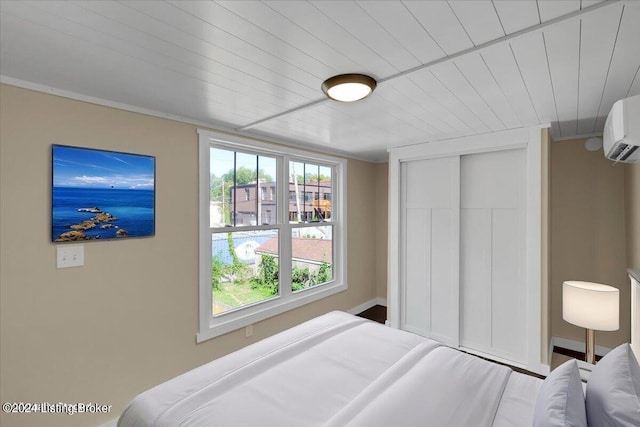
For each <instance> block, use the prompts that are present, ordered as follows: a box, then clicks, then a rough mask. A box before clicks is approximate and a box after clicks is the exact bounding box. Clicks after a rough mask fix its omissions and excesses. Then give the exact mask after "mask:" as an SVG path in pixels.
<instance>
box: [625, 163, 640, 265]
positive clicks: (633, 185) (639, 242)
mask: <svg viewBox="0 0 640 427" xmlns="http://www.w3.org/2000/svg"><path fill="white" fill-rule="evenodd" d="M624 189H625V209H626V210H625V218H626V223H625V224H626V236H627V267H630V268H640V164H638V163H636V164H627V165H625V166H624Z"/></svg>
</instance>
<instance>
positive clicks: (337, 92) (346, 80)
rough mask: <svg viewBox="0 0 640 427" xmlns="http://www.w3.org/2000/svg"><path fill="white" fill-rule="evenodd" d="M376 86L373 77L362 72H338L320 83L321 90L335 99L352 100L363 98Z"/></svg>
mask: <svg viewBox="0 0 640 427" xmlns="http://www.w3.org/2000/svg"><path fill="white" fill-rule="evenodd" d="M375 88H376V81H375V80H374V79H373V77H369V76H367V75H364V74H339V75H337V76H333V77H331V78H329V79H327V80H325V81H324V83H322V91H323V92H324V94H325V95H327V96H328V97H329V98H331V99H333V100H335V101H341V102H353V101H358V100H359V99H362V98H365V97H366V96H368V95H369V94H370V93H371V92H373V90H374V89H375Z"/></svg>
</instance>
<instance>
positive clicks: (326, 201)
mask: <svg viewBox="0 0 640 427" xmlns="http://www.w3.org/2000/svg"><path fill="white" fill-rule="evenodd" d="M319 172H320V173H319V179H318V202H317V204H316V206H315V207H316V208H317V209H318V210H319V211H320V213H321V215H322V218H323V219H324V220H325V221H331V188H332V179H333V178H332V173H331V172H332V170H331V168H330V167H327V166H320V167H319Z"/></svg>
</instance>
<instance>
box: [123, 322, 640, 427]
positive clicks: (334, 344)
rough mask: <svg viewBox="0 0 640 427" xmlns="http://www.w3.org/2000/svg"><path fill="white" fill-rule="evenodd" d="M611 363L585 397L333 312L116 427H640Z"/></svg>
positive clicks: (133, 410) (150, 395)
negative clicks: (557, 426) (569, 426)
mask: <svg viewBox="0 0 640 427" xmlns="http://www.w3.org/2000/svg"><path fill="white" fill-rule="evenodd" d="M637 335H638V332H637V331H635V332H634V336H636V337H637ZM614 353H615V355H614V356H615V357H614V356H609V355H607V356H605V358H603V359H602V360H601V361H600V362H599V363H598V365H596V368H595V369H594V371H593V373H592V376H591V379H590V380H589V384H588V385H587V386H586V387H585V386H584V384H583V383H582V382H581V381H580V375H579V372H578V367H577V363H576V362H575V360H571V361H569V362H567V363H565V364H563V365H561V366H560V367H559V368H557V369H555V370H554V371H553V372H552V373H551V374H550V375H549V376H548V377H547V379H546V380H544V381H543V380H541V379H539V378H536V377H533V376H528V375H525V374H521V373H518V372H514V371H512V370H511V369H510V368H508V367H506V366H503V365H499V364H495V363H492V362H489V361H486V360H483V359H481V358H478V357H476V356H473V355H470V354H466V353H463V352H460V351H457V350H454V349H451V348H449V347H446V346H444V345H442V344H440V343H438V342H436V341H433V340H431V339H428V338H424V337H421V336H418V335H415V334H412V333H409V332H405V331H401V330H396V329H393V328H389V327H386V326H383V325H381V324H378V323H374V322H371V321H369V320H366V319H362V318H360V317H356V316H353V315H350V314H347V313H343V312H338V311H336V312H331V313H328V314H325V315H323V316H320V317H317V318H315V319H312V320H310V321H308V322H305V323H303V324H301V325H298V326H296V327H294V328H292V329H289V330H286V331H284V332H281V333H279V334H277V335H274V336H272V337H269V338H267V339H264V340H262V341H260V342H258V343H255V344H253V345H251V346H248V347H246V348H244V349H241V350H239V351H237V352H234V353H232V354H230V355H228V356H225V357H222V358H220V359H217V360H215V361H213V362H210V363H208V364H205V365H203V366H201V367H198V368H196V369H194V370H192V371H189V372H187V373H185V374H183V375H180V376H178V377H176V378H173V379H171V380H169V381H167V382H165V383H162V384H160V385H158V386H156V387H154V388H152V389H150V390H148V391H145V392H143V393H141V394H140V395H138V396H137V397H135V398H134V399H133V401H132V402H131V403H130V405H129V406H128V407H127V408H126V409H125V411H124V412H123V413H122V415H121V417H120V419H119V421H118V426H119V427H149V426H156V427H160V426H170V427H179V426H185V427H186V426H189V427H193V426H209V427H213V426H261V427H262V426H267V427H268V426H274V427H275V426H277V427H286V426H295V427H300V426H305V427H306V426H325V427H337V426H354V427H355V426H362V427H376V426H380V427H383V426H384V427H388V426H436V427H442V426H474V427H482V426H487V427H490V426H493V427H507V426H531V425H533V426H534V427H537V426H553V425H575V426H587V412H588V411H587V409H589V410H590V412H589V426H592V425H593V426H604V425H611V426H625V427H640V397H638V394H639V393H640V368H639V367H638V363H637V361H636V360H635V358H634V357H633V356H632V355H633V352H632V350H631V347H630V346H629V345H628V344H624V345H622V346H620V347H619V348H616V349H615V350H612V351H611V352H610V354H614ZM630 359H632V361H631V360H630ZM634 364H635V365H634ZM621 367H623V368H624V369H622V368H621ZM598 369H599V370H600V371H599V372H597V373H596V371H597V370H598ZM629 372H631V373H629ZM592 382H593V387H591V383H592ZM585 388H586V393H587V396H586V399H585V394H584V390H585ZM590 389H591V392H590ZM612 396H615V399H612V398H611V397H612ZM625 399H626V400H625ZM609 413H613V415H611V416H612V417H613V418H612V419H614V421H613V422H611V423H610V422H609V418H607V417H609V415H610V414H609ZM592 417H593V419H594V420H596V421H594V422H591V418H592ZM598 417H600V418H598ZM616 417H618V418H616ZM570 418H573V419H572V420H570ZM620 420H622V421H620Z"/></svg>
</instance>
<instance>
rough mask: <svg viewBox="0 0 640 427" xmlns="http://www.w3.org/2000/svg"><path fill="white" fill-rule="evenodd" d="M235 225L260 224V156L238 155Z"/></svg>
mask: <svg viewBox="0 0 640 427" xmlns="http://www.w3.org/2000/svg"><path fill="white" fill-rule="evenodd" d="M235 172H236V176H235V186H234V187H233V191H232V192H231V195H232V198H233V199H234V200H233V202H234V205H233V210H232V212H233V215H232V220H233V224H234V225H235V226H236V227H241V226H247V225H257V224H258V214H257V212H258V199H259V195H258V156H256V155H255V154H245V153H236V169H235Z"/></svg>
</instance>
